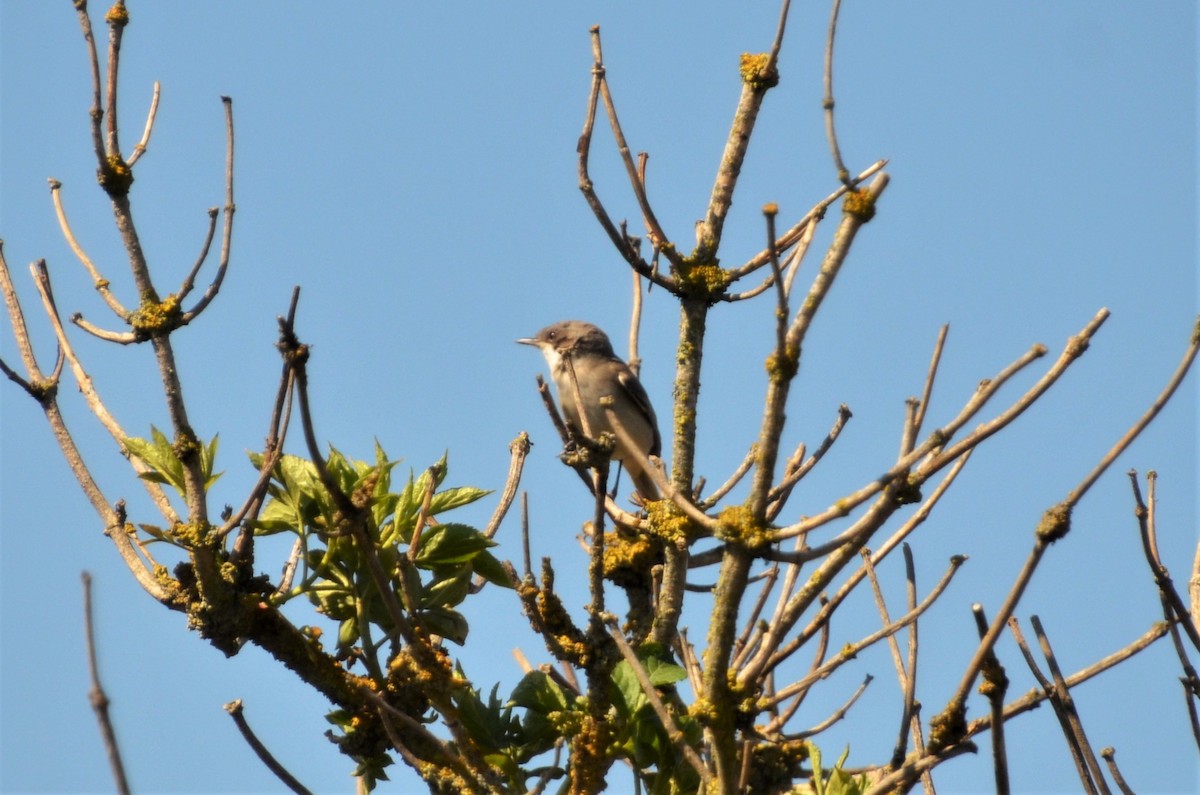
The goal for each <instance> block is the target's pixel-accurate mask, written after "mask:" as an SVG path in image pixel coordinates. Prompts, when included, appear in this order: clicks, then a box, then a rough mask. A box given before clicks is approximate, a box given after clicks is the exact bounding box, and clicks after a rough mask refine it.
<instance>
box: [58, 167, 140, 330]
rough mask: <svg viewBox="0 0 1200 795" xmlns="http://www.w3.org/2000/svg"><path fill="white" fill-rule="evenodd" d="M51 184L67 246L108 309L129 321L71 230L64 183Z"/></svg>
mask: <svg viewBox="0 0 1200 795" xmlns="http://www.w3.org/2000/svg"><path fill="white" fill-rule="evenodd" d="M49 182H50V199H51V201H52V202H53V203H54V214H55V215H57V216H58V226H59V229H61V230H62V234H63V237H64V238H66V241H67V245H68V246H70V247H71V251H73V252H75V256H76V257H78V258H79V262H80V263H81V264H82V265H83V267H84V269H86V270H87V272H88V275H89V276H91V277H92V286H93V287H95V288H96V292H98V293H100V297H101V298H103V299H104V303H106V304H108V308H109V309H111V310H112V311H113V314H115V315H116V316H117V317H119V318H121V319H122V320H125V321H128V320H129V315H130V312H129V310H128V309H126V308H125V307H124V306H122V305H121V302H120V301H118V300H117V297H116V296H115V295H113V294H112V291H111V290H109V289H108V284H109V283H108V279H106V278H104V277H103V276H102V275H101V274H100V271H99V270H97V269H96V266H95V264H93V263H92V260H91V257H89V256H88V255H87V252H85V251H84V250H83V246H81V245H79V240H78V239H76V237H75V232H74V231H73V230H72V229H71V224H70V222H68V221H67V211H66V209H65V208H64V207H63V201H62V183H61V182H59V181H58V180H56V179H51V180H50V181H49Z"/></svg>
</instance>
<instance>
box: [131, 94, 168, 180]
mask: <svg viewBox="0 0 1200 795" xmlns="http://www.w3.org/2000/svg"><path fill="white" fill-rule="evenodd" d="M161 89H162V87H161V86H160V85H159V84H158V81H157V80H155V81H154V94H153V96H151V97H150V112H149V113H147V114H146V129H145V130H143V131H142V140H140V141H138V144H137V146H135V147H133V153H132V154H130V155H129V166H130V167H132V166H133V164H134V163H136V162H137V161H138V158H140V157H141V156H142V155H143V154H145V152H146V147H147V146H149V145H150V133H151V131H153V130H154V118H155V116H157V115H158V96H159V92H160V91H161Z"/></svg>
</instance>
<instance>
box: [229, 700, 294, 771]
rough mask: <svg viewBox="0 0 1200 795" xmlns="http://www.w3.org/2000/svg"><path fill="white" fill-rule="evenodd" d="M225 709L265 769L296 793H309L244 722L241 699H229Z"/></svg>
mask: <svg viewBox="0 0 1200 795" xmlns="http://www.w3.org/2000/svg"><path fill="white" fill-rule="evenodd" d="M225 711H226V712H228V713H229V717H231V718H233V722H234V724H235V725H236V726H237V728H238V731H239V732H241V733H242V738H243V739H245V741H246V744H247V745H249V746H250V750H252V751H254V754H255V756H257V757H258V758H259V759H260V760H261V761H262V763H263V764H264V765H266V766H267V769H268V770H270V771H271V772H272V773H274V774H275V777H276V778H278V779H279V780H280V781H282V782H283V785H284V786H285V787H287V788H288V789H290V790H291V791H292V792H295V793H297V795H311V790H309V789H308V788H307V787H305V786H304V785H303V784H301V783H300V782H299V781H297V780H296V777H295V776H293V775H292V774H291V773H289V772H288V770H287V768H285V767H284V766H283V765H281V764H280V763H279V760H278V759H276V758H275V757H274V755H272V754H271V752H270V751H268V750H267V747H266V746H265V745H263V744H262V741H261V740H259V739H258V736H257V735H256V734H255V733H254V730H253V729H251V728H250V724H249V723H247V722H246V716H245V715H243V714H242V700H241V699H240V698H239V699H237V700H236V701H230V702H229V703H228V704H226V705H225Z"/></svg>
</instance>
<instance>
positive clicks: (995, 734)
mask: <svg viewBox="0 0 1200 795" xmlns="http://www.w3.org/2000/svg"><path fill="white" fill-rule="evenodd" d="M971 614H972V615H973V616H974V618H975V628H976V629H977V630H978V631H979V639H980V640H983V638H984V637H985V636H986V635H987V630H988V623H987V616H986V615H984V612H983V605H981V604H979V603H978V602H976V603H975V604H973V605H971ZM1011 626H1015V622H1014V623H1013V624H1011ZM983 670H984V684H983V685H982V686H981V687H980V690H981V691H983V694H984V696H986V697H987V700H988V706H989V707H990V708H991V714H992V768H993V770H995V773H996V793H997V795H1008V793H1009V792H1010V791H1011V789H1010V787H1009V779H1008V747H1007V745H1006V744H1005V742H1004V695H1005V693H1006V692H1008V676H1007V675H1006V674H1005V672H1004V668H1003V666H1001V665H1000V659H999V658H998V657H997V656H996V652H995V651H994V650H993V651H992V652H991V654H989V655H988V658H987V662H986V663H985V664H984V669H983Z"/></svg>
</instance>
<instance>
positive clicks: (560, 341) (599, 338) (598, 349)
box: [517, 320, 662, 502]
mask: <svg viewBox="0 0 1200 795" xmlns="http://www.w3.org/2000/svg"><path fill="white" fill-rule="evenodd" d="M517 342H519V343H521V344H522V345H532V346H534V347H536V348H538V349H539V350H541V352H542V355H543V356H545V357H546V364H548V365H549V366H550V375H551V377H552V378H553V379H554V387H555V390H556V391H557V392H558V402H559V404H560V405H561V406H562V410H563V414H564V416H565V419H566V420H567V422H569V423H570V424H571V425H573V426H574V427H575V428H576V429H578V430H580V431H582V430H583V429H584V428H585V427H586V428H587V432H588V433H590V434H591V435H592V436H593V438H595V437H599V435H600V434H601V433H603V432H605V431H608V432H609V433H612V434H613V435H614V436H617V434H616V432H615V431H614V430H613V427H612V425H611V423H610V422H609V421H608V417H607V416H606V415H605V411H604V406H603V405H602V404H601V399H602V398H606V397H607V398H612V403H611V409H612V410H613V412H614V413H615V414H616V416H617V419H618V420H619V422H620V424H621V426H622V427H623V428H624V429H625V431H626V433H627V434H628V435H629V438H630V440H631V441H632V442H633V444H634V445H636V447H637V452H638V453H640V455H637V454H634V453H633V452H632V451H631V450H630V449H629V448H627V447H626V446H625V444H623V443H622V441H621V439H620V437H619V436H617V442H616V446H615V447H614V449H613V453H612V457H613V460H616V461H619V462H621V464H623V465H624V467H625V469H626V470H627V471H628V472H629V477H630V479H631V480H632V481H633V485H634V487H635V488H636V489H637V490H638V493H639V494H640V495H641V498H642V501H643V502H650V501H654V500H657V499H659V494H658V487H657V486H656V485H655V483H654V480H653V479H652V478H651V476H650V473H648V472H647V471H646V470H645V469H644V468H643V466H642V464H641V461H643V460H645V459H646V457H647V456H658V455H660V454H661V453H662V437H661V436H660V435H659V432H658V420H657V418H656V417H655V415H654V407H653V406H652V405H650V397H649V396H648V395H647V394H646V389H645V388H644V387H643V386H642V384H641V382H640V381H639V380H638V377H637V376H636V375H634V373H633V370H631V369H629V365H627V364H626V363H625V362H623V361H622V360H621V359H620V358H618V357H617V355H616V354H615V353H613V347H612V343H611V342H610V341H609V339H608V335H607V334H605V333H604V332H603V331H601V330H600V329H599V328H598V327H597V326H594V325H592V324H591V323H585V322H584V321H582V320H563V321H560V322H558V323H554V324H552V325H549V326H546V327H545V328H544V329H542V330H541V331H539V332H538V333H537V334H535V335H534V336H532V337H526V338H523V339H519V340H517ZM572 373H574V381H575V383H574V384H573V383H572ZM576 385H578V390H579V398H580V401H581V402H582V404H583V413H584V417H585V418H586V420H587V423H586V426H585V425H584V424H583V423H582V422H581V420H580V415H579V406H577V405H576V401H575V390H576Z"/></svg>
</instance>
